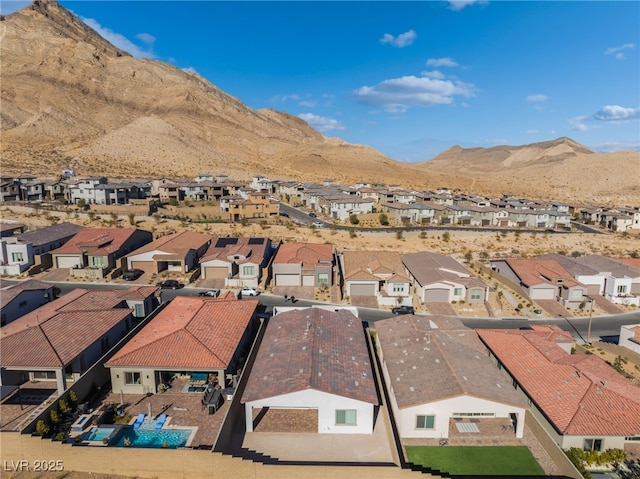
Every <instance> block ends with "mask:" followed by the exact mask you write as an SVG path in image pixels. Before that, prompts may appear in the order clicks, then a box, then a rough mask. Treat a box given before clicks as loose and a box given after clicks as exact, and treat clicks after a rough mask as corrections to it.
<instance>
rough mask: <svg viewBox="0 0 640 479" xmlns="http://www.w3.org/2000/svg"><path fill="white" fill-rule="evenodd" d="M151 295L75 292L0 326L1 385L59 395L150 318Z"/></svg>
mask: <svg viewBox="0 0 640 479" xmlns="http://www.w3.org/2000/svg"><path fill="white" fill-rule="evenodd" d="M156 291H157V288H155V287H149V286H147V287H134V288H131V289H129V290H110V291H97V290H85V289H80V288H78V289H74V290H73V291H71V292H69V293H67V294H65V295H64V296H62V297H60V298H58V299H56V300H55V301H52V302H50V303H47V304H45V305H44V306H41V307H40V308H38V309H36V310H34V311H32V312H30V313H28V314H26V315H24V316H22V317H21V318H19V319H16V320H15V321H13V322H11V323H9V324H7V325H6V326H3V327H2V328H0V349H1V350H2V366H1V368H0V378H1V383H2V384H3V385H20V384H22V383H24V382H26V381H49V382H51V383H52V384H54V385H55V388H56V389H57V390H58V394H61V393H62V392H63V391H64V390H65V389H66V388H67V387H68V386H69V383H70V382H73V381H75V380H77V379H78V378H79V377H80V376H81V375H82V374H83V373H84V372H85V371H86V370H87V369H89V368H90V367H91V366H92V365H93V364H94V363H95V362H96V361H98V360H99V359H100V358H101V357H102V356H103V355H104V354H105V353H106V352H107V351H108V350H109V349H111V347H112V346H114V345H115V344H116V343H117V342H118V341H120V340H121V339H122V337H123V335H124V334H126V333H127V332H128V331H130V330H131V328H132V327H133V325H134V322H135V317H134V315H135V314H136V313H140V314H141V315H142V316H144V315H146V314H148V313H150V312H151V310H152V309H153V308H154V307H155V300H154V297H155V292H156ZM136 305H138V306H136Z"/></svg>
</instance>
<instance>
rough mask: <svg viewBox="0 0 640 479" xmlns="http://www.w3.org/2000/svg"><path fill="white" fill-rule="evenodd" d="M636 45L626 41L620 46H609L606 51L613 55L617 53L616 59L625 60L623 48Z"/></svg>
mask: <svg viewBox="0 0 640 479" xmlns="http://www.w3.org/2000/svg"><path fill="white" fill-rule="evenodd" d="M635 47H636V44H635V43H624V44H622V45H620V46H618V47H609V48H607V49H606V50H605V51H604V54H605V55H613V54H615V58H616V60H624V58H625V57H624V53H623V50H627V49H634V48H635Z"/></svg>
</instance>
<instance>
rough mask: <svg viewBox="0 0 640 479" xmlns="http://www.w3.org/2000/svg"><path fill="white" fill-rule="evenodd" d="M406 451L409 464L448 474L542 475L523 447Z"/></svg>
mask: <svg viewBox="0 0 640 479" xmlns="http://www.w3.org/2000/svg"><path fill="white" fill-rule="evenodd" d="M406 450H407V457H408V458H409V461H410V462H412V463H414V464H420V465H422V466H425V467H430V468H431V469H439V470H440V471H442V472H448V473H449V474H452V475H486V476H507V475H510V476H544V475H545V474H544V471H543V470H542V468H541V467H540V465H539V464H538V463H537V461H536V460H535V459H534V457H533V456H532V455H531V452H529V449H527V448H526V447H524V446H504V447H499V446H488V447H473V446H443V447H439V446H438V447H426V446H407V447H406Z"/></svg>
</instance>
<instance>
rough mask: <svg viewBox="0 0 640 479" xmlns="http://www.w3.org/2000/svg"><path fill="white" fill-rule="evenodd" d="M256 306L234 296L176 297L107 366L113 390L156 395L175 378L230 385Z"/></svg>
mask: <svg viewBox="0 0 640 479" xmlns="http://www.w3.org/2000/svg"><path fill="white" fill-rule="evenodd" d="M257 307H258V301H257V300H243V301H238V300H236V299H235V298H234V297H233V295H225V296H224V297H220V298H199V297H187V296H178V297H177V298H175V299H174V300H173V301H171V303H169V305H168V306H167V307H165V309H164V310H162V311H161V312H160V313H158V315H157V316H156V317H154V318H153V319H152V320H151V321H149V323H148V324H147V325H146V326H145V327H144V328H142V329H141V330H140V331H139V332H138V333H137V334H136V335H135V336H134V337H133V338H132V339H131V340H130V341H129V342H128V343H127V344H125V345H124V346H123V347H122V349H120V350H119V351H118V352H117V353H116V354H114V355H113V357H112V358H111V359H110V360H109V361H107V362H106V363H105V366H106V367H108V368H109V369H110V374H111V387H112V389H113V390H114V391H122V392H123V393H124V394H145V393H156V392H159V391H160V390H161V388H162V387H163V385H168V384H170V383H171V378H173V377H174V376H175V375H187V374H192V373H197V374H200V375H202V374H205V375H206V376H207V378H208V381H210V382H211V383H217V384H219V385H220V387H222V388H224V387H226V386H227V385H231V383H232V381H233V378H234V376H236V375H237V374H238V372H239V371H240V370H241V369H242V368H243V366H244V361H245V360H246V358H247V354H248V352H249V349H250V347H251V344H252V341H253V339H254V337H255V333H256V331H257V325H258V321H257V320H256V316H255V314H256V309H257Z"/></svg>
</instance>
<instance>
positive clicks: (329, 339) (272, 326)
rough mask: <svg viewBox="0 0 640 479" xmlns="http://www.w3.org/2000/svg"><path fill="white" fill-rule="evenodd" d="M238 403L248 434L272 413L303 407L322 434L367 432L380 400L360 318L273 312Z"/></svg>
mask: <svg viewBox="0 0 640 479" xmlns="http://www.w3.org/2000/svg"><path fill="white" fill-rule="evenodd" d="M241 402H242V403H243V404H244V407H245V415H246V421H245V423H246V430H247V432H253V431H254V430H255V429H256V428H257V429H258V430H259V417H260V416H263V415H264V416H268V415H269V413H270V412H272V411H275V410H278V412H279V413H280V414H281V415H283V414H284V415H286V412H287V411H289V410H298V411H299V410H301V409H304V410H305V414H306V415H307V416H308V418H307V419H308V422H309V423H315V424H317V430H316V431H315V432H318V433H320V434H371V433H372V432H373V427H374V421H375V411H376V409H377V406H378V405H379V399H378V394H377V391H376V386H375V380H374V377H373V371H372V368H371V363H370V359H369V353H368V350H367V344H366V338H365V331H364V330H363V328H362V322H361V321H360V320H359V319H358V318H357V317H355V316H354V315H353V314H352V313H351V312H349V311H345V310H338V311H327V310H324V309H320V308H307V309H296V310H291V311H287V312H283V313H279V314H277V315H275V316H273V317H272V318H271V319H270V320H269V323H268V324H267V327H266V330H265V332H264V337H263V339H262V342H261V344H260V348H259V350H258V353H257V356H256V360H255V363H254V365H253V367H252V369H251V371H250V373H249V378H248V380H247V384H246V388H245V390H244V392H243V394H242V398H241ZM310 432H311V431H310Z"/></svg>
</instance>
